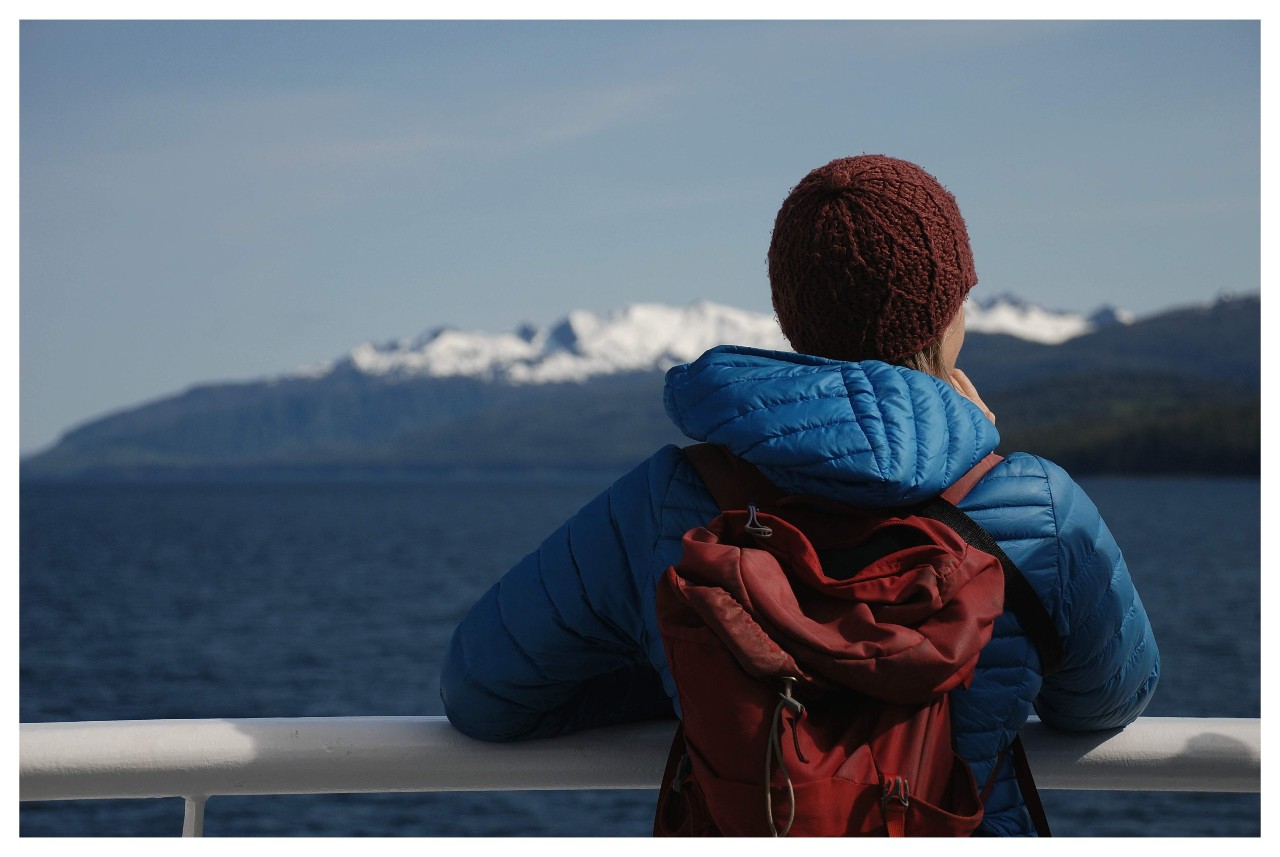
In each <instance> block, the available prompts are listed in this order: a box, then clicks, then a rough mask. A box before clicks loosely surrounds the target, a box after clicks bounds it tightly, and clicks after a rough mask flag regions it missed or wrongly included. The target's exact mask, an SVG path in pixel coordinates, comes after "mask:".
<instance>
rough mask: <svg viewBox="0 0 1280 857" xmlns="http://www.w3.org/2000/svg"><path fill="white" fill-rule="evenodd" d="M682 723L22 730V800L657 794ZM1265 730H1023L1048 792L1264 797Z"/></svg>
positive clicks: (311, 722)
mask: <svg viewBox="0 0 1280 857" xmlns="http://www.w3.org/2000/svg"><path fill="white" fill-rule="evenodd" d="M673 730H674V721H664V722H651V723H641V724H632V725H627V726H616V727H608V728H604V729H594V730H591V731H588V732H580V733H577V734H574V735H569V736H566V737H563V738H554V739H549V740H541V741H525V742H518V743H513V744H491V743H486V742H482V741H474V740H472V739H469V738H466V737H465V736H463V735H462V734H461V733H459V732H457V731H456V730H455V729H454V728H453V727H452V726H450V725H449V722H448V721H447V720H446V719H445V718H443V717H305V718H272V719H252V720H121V721H105V722H85V723H23V724H21V725H20V750H19V753H20V757H19V768H20V775H19V799H20V800H23V801H30V800H80V799H86V798H155V797H182V798H185V799H186V804H185V805H186V818H185V821H184V824H183V835H186V836H199V835H201V833H202V830H203V826H204V802H205V800H206V799H207V798H208V797H210V796H213V795H270V794H336V793H342V792H421V791H509V790H542V789H567V790H573V789H645V788H657V787H658V784H659V781H660V779H661V777H662V769H663V765H664V763H665V761H666V754H667V749H668V747H669V745H670V743H671V736H672V732H673ZM1261 733H1262V728H1261V721H1260V720H1257V719H1232V718H1194V717H1145V718H1142V719H1140V720H1138V721H1137V722H1136V723H1134V724H1133V725H1131V726H1129V727H1128V728H1127V729H1124V730H1122V731H1120V730H1117V731H1111V732H1089V733H1067V732H1058V731H1055V730H1052V729H1049V728H1047V727H1045V726H1043V725H1042V724H1040V723H1039V722H1037V721H1036V720H1034V719H1033V720H1032V721H1030V722H1029V723H1028V724H1027V726H1026V728H1025V729H1024V730H1023V733H1022V734H1023V741H1024V743H1025V744H1026V747H1027V755H1028V756H1029V757H1030V760H1031V763H1032V767H1033V768H1034V771H1035V776H1036V781H1037V784H1038V785H1039V786H1040V787H1041V788H1045V789H1097V790H1123V791H1221V792H1258V791H1260V790H1261V758H1262V751H1261V743H1262V735H1261Z"/></svg>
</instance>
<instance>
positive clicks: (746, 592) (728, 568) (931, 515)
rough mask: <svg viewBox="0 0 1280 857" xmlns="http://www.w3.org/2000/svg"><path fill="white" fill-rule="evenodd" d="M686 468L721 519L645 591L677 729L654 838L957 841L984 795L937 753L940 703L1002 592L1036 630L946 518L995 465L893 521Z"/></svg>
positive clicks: (960, 765) (944, 735) (713, 455)
mask: <svg viewBox="0 0 1280 857" xmlns="http://www.w3.org/2000/svg"><path fill="white" fill-rule="evenodd" d="M685 453H686V455H687V456H688V457H689V460H690V461H691V463H692V464H693V465H694V467H695V468H696V469H697V470H698V473H699V475H700V476H701V477H702V479H703V482H704V483H705V484H706V485H707V487H708V489H709V490H710V491H711V493H712V496H713V497H715V499H716V502H717V504H718V505H719V506H720V508H721V509H722V510H724V511H723V512H722V514H720V516H719V517H717V518H716V519H715V520H713V521H712V522H711V523H709V524H708V525H707V526H706V527H698V528H695V529H692V530H690V531H689V532H688V533H686V534H685V536H684V553H683V556H682V558H681V560H680V562H679V564H678V565H676V566H673V567H672V568H669V569H667V572H666V574H665V576H664V577H663V579H662V580H661V581H660V582H659V585H658V593H657V610H658V625H659V628H660V629H661V632H662V639H663V643H664V645H665V647H666V653H667V660H668V664H669V665H670V667H671V673H672V675H673V677H674V678H675V682H676V688H677V693H678V695H679V698H680V707H681V711H682V714H683V717H682V721H681V726H680V728H679V730H678V731H677V733H676V737H675V740H674V741H673V743H672V747H671V753H670V755H669V758H668V760H667V768H666V773H665V774H664V775H663V782H662V789H661V792H660V794H659V800H658V809H657V814H656V817H655V820H654V835H655V836H770V835H772V836H786V835H793V836H796V835H802V836H867V835H870V836H876V835H879V836H884V835H888V836H904V835H909V836H967V835H970V834H971V833H973V831H974V830H975V829H976V828H977V826H978V825H979V824H980V823H981V821H982V803H983V798H984V797H985V789H984V791H983V793H980V792H979V789H978V787H977V785H976V783H975V782H974V778H973V775H972V773H971V772H970V770H969V766H968V765H967V764H966V763H965V761H964V760H963V759H961V758H960V757H959V756H958V755H957V754H956V753H955V752H954V750H953V749H952V740H951V718H950V707H949V703H948V697H947V693H948V691H950V690H952V689H954V688H957V687H961V686H967V685H968V683H969V681H970V680H971V679H972V677H973V670H974V666H975V665H976V663H977V660H978V654H979V652H980V651H981V649H982V647H983V646H984V645H986V643H987V642H988V641H989V640H990V639H991V633H992V627H993V623H994V622H995V619H996V617H997V616H999V615H1000V614H1001V612H1002V610H1003V609H1004V602H1005V591H1006V586H1007V584H1008V580H1009V579H1010V578H1016V580H1015V587H1016V588H1018V590H1019V591H1018V592H1016V593H1014V594H1015V595H1016V596H1017V598H1018V600H1019V601H1021V600H1025V597H1026V595H1027V593H1030V598H1031V600H1032V601H1034V602H1035V606H1038V607H1039V611H1040V613H1042V614H1043V613H1044V607H1043V605H1041V604H1040V602H1039V599H1038V598H1036V597H1035V595H1034V593H1031V591H1030V588H1029V584H1027V583H1026V580H1025V578H1022V577H1021V574H1020V573H1019V572H1017V570H1016V566H1013V564H1012V563H1011V562H1008V558H1007V557H1006V556H1004V554H1003V552H1002V551H1001V550H1000V548H999V547H998V546H997V545H995V542H994V540H992V539H991V538H990V536H986V534H985V533H983V532H982V531H981V528H979V527H977V525H976V524H975V523H973V522H972V521H971V520H970V519H969V518H968V517H967V516H965V515H964V514H963V513H961V512H959V510H957V509H955V507H954V505H952V504H953V503H954V502H956V501H958V500H959V499H960V498H961V497H963V496H964V494H965V493H967V491H968V490H969V488H970V487H972V486H973V485H974V484H976V483H977V481H978V480H979V479H980V478H981V477H982V476H983V475H984V474H985V473H986V472H987V471H988V470H990V469H991V467H992V466H994V465H995V464H996V463H997V462H998V461H999V460H1000V458H999V456H996V455H994V454H993V455H991V456H989V457H988V459H987V460H985V461H984V462H982V463H981V464H979V465H978V466H977V467H975V468H974V469H973V470H972V471H971V472H970V473H969V474H967V475H966V476H965V477H964V478H962V479H961V480H960V482H958V483H957V484H956V485H954V486H952V488H951V489H949V490H948V491H947V492H946V493H944V494H943V497H942V498H939V499H937V500H933V501H930V502H929V503H927V504H924V505H922V506H920V507H915V508H912V509H904V510H896V511H892V512H890V511H885V510H877V511H866V510H858V509H854V508H851V507H847V506H841V505H839V504H835V503H832V502H830V501H826V500H822V499H820V498H816V497H797V496H785V495H784V494H783V492H781V491H780V490H779V489H778V488H777V487H776V486H774V485H773V484H772V483H771V482H769V481H768V480H767V479H765V478H764V476H763V475H762V474H761V473H760V472H759V471H758V470H756V469H755V468H754V467H753V466H752V465H750V464H749V463H747V462H745V461H742V460H741V459H738V458H735V457H734V456H732V455H730V454H729V453H728V452H727V451H725V450H724V449H722V448H720V447H715V446H711V445H708V444H702V445H698V446H693V447H689V448H687V449H686V450H685ZM957 515H958V516H959V517H958V518H957V517H956V516H957ZM975 529H976V530H977V533H979V534H981V535H980V536H978V535H977V534H975V533H974V532H972V531H973V530H975ZM982 536H985V541H984V542H983V546H984V547H985V548H987V549H985V550H980V549H978V548H977V547H974V545H973V544H972V543H971V542H973V541H979V540H980V539H981V537H982ZM1002 561H1003V563H1007V565H1008V566H1012V567H1013V569H1014V571H1013V572H1012V574H1007V573H1005V572H1004V571H1003V570H1002V564H1003V563H1002ZM1033 609H1034V608H1033ZM1037 618H1039V617H1037ZM1045 618H1046V619H1047V614H1046V615H1045ZM1028 624H1030V623H1028ZM1043 627H1044V628H1048V629H1050V636H1053V635H1052V634H1051V629H1052V624H1051V623H1048V622H1046V623H1045V624H1044V625H1043ZM1055 642H1056V637H1055V638H1054V640H1052V641H1049V642H1048V643H1047V645H1049V646H1052V645H1053V644H1054V643H1055ZM1057 645H1059V646H1060V643H1057ZM1048 657H1051V658H1056V654H1055V653H1052V652H1051V653H1049V654H1048ZM1020 749H1021V748H1020V745H1019V746H1018V747H1016V748H1015V750H1017V751H1019V752H1016V753H1015V761H1019V759H1021V764H1020V765H1019V782H1020V784H1023V785H1024V795H1025V794H1026V788H1027V784H1026V783H1024V777H1026V778H1028V779H1029V774H1030V769H1029V768H1028V767H1026V765H1025V758H1024V757H1021V754H1020ZM999 767H1000V764H999V761H998V762H997V765H996V767H995V769H994V770H993V772H992V778H991V780H990V781H988V784H987V787H989V786H990V784H991V782H993V781H994V778H995V770H998V769H999ZM1030 788H1031V794H1030V795H1027V798H1028V805H1029V807H1031V808H1032V811H1033V816H1034V815H1036V808H1038V800H1034V798H1035V795H1034V786H1033V785H1032V786H1030ZM1042 820H1043V812H1042V811H1041V812H1040V813H1039V818H1037V825H1038V826H1039V824H1040V822H1041V821H1042ZM1047 833H1048V829H1047V824H1046V825H1044V827H1043V830H1042V835H1044V834H1047Z"/></svg>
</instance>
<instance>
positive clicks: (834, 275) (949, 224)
mask: <svg viewBox="0 0 1280 857" xmlns="http://www.w3.org/2000/svg"><path fill="white" fill-rule="evenodd" d="M977 281H978V277H977V274H976V273H974V270H973V254H972V253H971V252H970V250H969V233H968V231H967V230H966V229H965V226H964V218H962V217H961V216H960V209H959V208H957V207H956V200H955V197H953V196H952V195H951V194H950V193H948V192H947V190H946V189H945V188H943V187H942V185H940V184H939V183H938V180H937V179H935V178H934V177H933V176H931V175H929V174H928V173H926V172H925V171H924V170H922V169H920V168H919V167H917V166H916V165H915V164H912V163H909V162H908V161H901V160H898V159H897V158H890V157H886V156H884V155H861V156H859V157H856V158H841V159H839V160H835V161H832V162H831V163H829V164H827V165H826V166H825V167H819V168H818V169H816V170H814V171H813V172H811V173H809V175H807V176H805V177H804V179H803V180H801V182H800V184H798V185H796V187H795V188H794V189H793V190H792V191H791V194H790V195H789V196H788V197H787V198H786V200H785V201H783V203H782V208H781V209H780V210H779V211H778V219H777V221H776V222H775V223H774V227H773V240H772V241H770V243H769V283H770V287H771V289H772V291H773V309H774V311H775V312H776V313H777V314H778V322H779V323H780V324H781V326H782V332H783V333H784V334H785V335H786V337H787V339H788V340H790V342H791V347H792V348H794V349H795V350H796V351H799V352H801V353H804V354H815V355H818V356H820V357H829V358H832V359H835V360H866V359H877V360H889V361H892V360H898V359H901V358H903V357H907V356H909V355H911V354H915V353H916V352H918V351H920V350H922V349H923V348H925V347H926V346H927V345H930V344H931V343H933V342H935V341H937V340H938V339H939V338H941V336H942V334H943V332H944V331H945V330H946V329H947V325H949V324H950V323H951V320H952V319H953V318H954V317H955V315H956V313H957V312H959V311H960V306H961V305H962V304H963V303H964V299H965V295H967V294H968V293H969V289H971V288H973V286H974V284H975V283H977Z"/></svg>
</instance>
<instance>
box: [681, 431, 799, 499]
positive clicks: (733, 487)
mask: <svg viewBox="0 0 1280 857" xmlns="http://www.w3.org/2000/svg"><path fill="white" fill-rule="evenodd" d="M682 451H683V452H684V454H685V457H686V458H688V459H689V463H690V464H692V465H693V469H694V470H696V471H697V472H698V476H699V477H700V478H701V479H702V482H703V484H705V485H706V486H707V490H708V491H710V492H711V497H712V498H713V499H714V500H715V501H716V505H717V506H719V507H720V510H721V511H728V510H731V509H745V508H747V506H748V505H749V504H751V503H754V504H755V505H756V506H758V507H760V508H762V509H764V508H767V507H769V506H772V505H773V504H774V503H775V502H777V501H778V500H779V499H781V498H782V497H784V496H785V494H784V492H783V491H782V489H780V488H778V486H777V485H774V484H773V483H772V482H770V481H769V480H768V479H767V478H766V477H765V475H764V474H763V473H761V472H760V471H759V469H757V468H756V466H755V465H754V464H752V463H751V462H749V461H744V460H743V459H741V458H739V457H738V456H736V455H734V454H733V453H731V452H729V450H727V449H725V448H724V447H723V446H717V445H716V444H714V443H697V444H694V445H693V446H686V447H685V448H684V449H683V450H682Z"/></svg>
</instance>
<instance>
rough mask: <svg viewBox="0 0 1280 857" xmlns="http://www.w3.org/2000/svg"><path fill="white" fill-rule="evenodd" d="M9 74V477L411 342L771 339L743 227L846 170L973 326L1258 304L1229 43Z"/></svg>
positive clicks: (454, 45)
mask: <svg viewBox="0 0 1280 857" xmlns="http://www.w3.org/2000/svg"><path fill="white" fill-rule="evenodd" d="M20 49H21V68H20V73H21V94H20V123H21V124H20V145H21V159H20V168H19V172H20V176H19V177H20V180H21V198H20V219H21V224H20V225H21V236H20V240H19V250H20V254H21V255H20V259H21V277H20V300H19V302H20V326H21V329H20V335H21V345H20V351H21V354H20V356H21V364H20V365H21V368H20V404H21V411H20V422H21V427H20V432H21V433H20V443H21V448H22V450H23V451H24V452H31V451H34V450H36V449H39V448H41V447H44V446H46V445H48V444H49V443H51V442H53V441H54V440H55V439H56V437H57V436H58V435H59V434H60V433H61V432H62V431H64V430H66V429H67V428H70V427H72V426H74V425H76V424H78V423H81V422H83V421H85V420H87V419H90V418H92V417H95V416H97V415H100V414H102V413H104V412H106V411H110V410H115V409H118V408H121V407H124V406H128V405H132V404H136V403H138V402H141V401H144V400H148V399H152V398H156V397H159V396H162V395H165V394H169V393H173V392H177V391H179V390H181V389H184V388H186V387H188V386H190V385H192V384H195V383H199V382H206V381H214V380H226V379H239V378H252V377H259V376H263V375H269V374H273V373H277V372H282V371H288V370H291V369H293V368H295V367H298V366H300V365H303V364H310V363H317V362H320V361H322V360H326V359H328V358H331V357H334V356H336V355H338V354H340V353H342V352H344V351H346V350H347V349H348V348H350V347H352V346H354V345H355V344H357V343H359V342H361V341H365V340H370V339H372V340H378V341H381V340H386V339H391V338H396V337H400V336H405V335H412V334H416V333H418V332H419V331H421V330H424V329H427V328H431V327H435V326H438V325H441V324H450V325H455V326H459V327H463V328H478V329H486V330H505V329H509V328H512V327H514V326H515V325H516V324H518V323H520V322H522V321H525V320H529V321H533V322H536V323H540V324H545V323H547V322H550V321H553V320H554V319H556V318H558V317H560V316H561V315H563V314H564V313H565V312H567V311H568V310H570V309H577V308H585V309H592V310H605V309H609V308H612V307H618V306H622V305H624V304H627V303H631V302H636V301H661V302H667V303H675V304H683V303H688V302H690V301H692V300H696V299H702V298H706V299H711V300H715V301H719V302H722V303H727V304H731V305H735V306H740V307H743V308H746V309H752V310H759V311H762V312H767V311H770V310H769V298H768V285H767V280H766V275H765V265H764V256H765V250H766V248H767V245H768V240H769V231H770V228H771V225H772V221H773V217H774V215H775V213H776V211H777V208H778V205H779V204H780V203H781V201H782V199H783V197H784V196H785V195H786V193H787V192H788V190H789V189H790V187H791V186H792V185H794V184H795V183H796V182H797V181H798V180H799V179H800V178H801V177H802V176H803V175H804V174H805V173H806V172H807V171H808V170H809V169H811V168H813V167H815V166H818V165H820V164H823V163H825V162H826V161H828V160H830V159H832V158H835V157H840V156H843V155H849V154H858V153H862V152H883V153H888V154H892V155H895V156H898V157H903V158H907V159H909V160H913V161H916V162H917V163H919V164H921V165H922V166H923V167H925V169H927V170H929V171H930V172H932V173H933V174H935V175H936V176H938V178H939V179H940V180H941V181H942V182H943V184H945V185H946V186H947V187H948V188H950V189H951V191H952V192H953V193H955V195H956V197H957V198H958V200H959V202H960V207H961V210H962V211H963V212H964V214H965V217H966V219H967V221H968V224H969V229H970V234H971V237H972V241H973V247H974V255H975V259H976V262H977V269H978V276H979V279H980V283H979V287H978V291H977V292H976V293H975V294H976V295H978V296H982V295H992V294H996V293H999V292H1013V293H1015V294H1017V295H1020V296H1022V297H1025V298H1028V299H1030V300H1032V301H1035V302H1037V303H1041V304H1043V305H1046V306H1050V307H1057V308H1065V309H1091V308H1093V307H1095V306H1097V305H1099V304H1102V303H1112V304H1115V305H1119V306H1121V307H1125V308H1128V309H1132V310H1134V311H1136V312H1138V313H1139V314H1143V313H1149V312H1153V311H1156V310H1159V309H1163V308H1167V307H1171V306H1177V305H1181V304H1187V303H1193V302H1199V301H1202V300H1206V299H1209V298H1212V297H1213V296H1215V295H1217V294H1218V293H1220V292H1223V291H1232V292H1255V291H1257V290H1258V289H1259V282H1260V268H1259V265H1260V262H1259V254H1260V247H1259V229H1260V189H1259V188H1260V185H1259V181H1260V144H1259V139H1260V124H1259V104H1260V100H1259V99H1260V87H1259V25H1258V23H1257V22H1247V21H1246V22H1159V21H1135V22H1119V21H1103V22H1089V21H1060V22H1047V21H1027V22H984V21H974V22H945V23H944V22H934V21H907V22H869V21H849V22H779V21H773V22H762V23H754V22H499V21H492V22H444V21H435V22H353V21H338V22H253V21H249V22H220V21H212V22H208V21H206V22H168V23H152V22H131V21H114V22H113V21H106V22H76V21H37V22H26V23H23V24H22V25H21V30H20ZM962 362H963V361H962ZM975 380H977V379H975Z"/></svg>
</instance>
